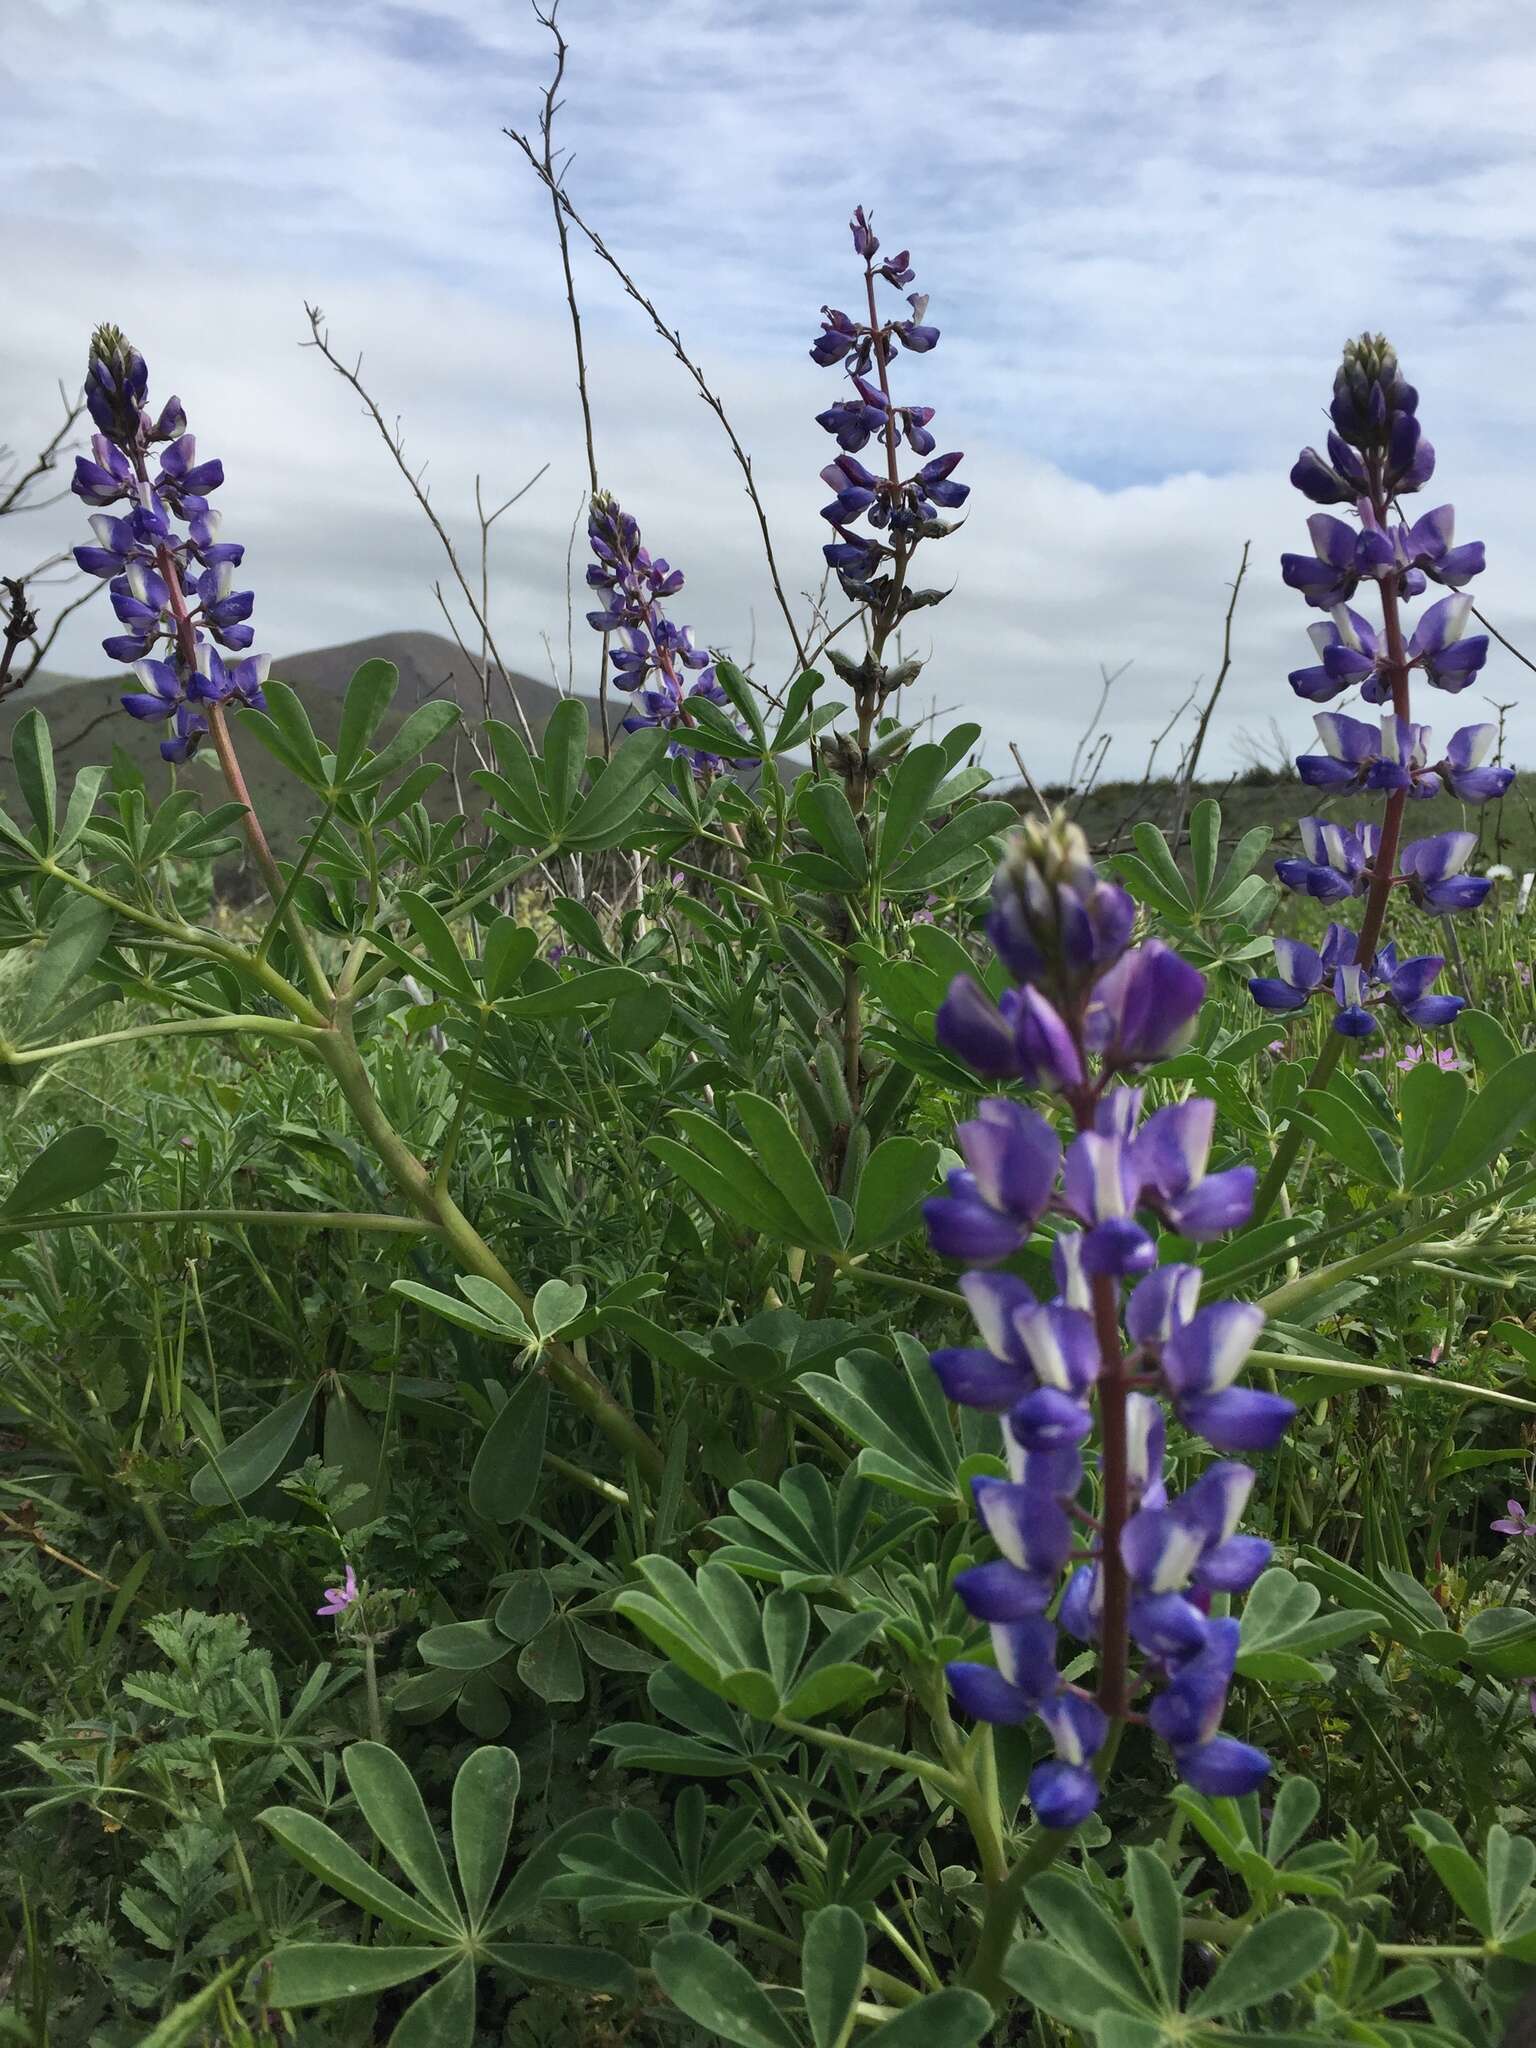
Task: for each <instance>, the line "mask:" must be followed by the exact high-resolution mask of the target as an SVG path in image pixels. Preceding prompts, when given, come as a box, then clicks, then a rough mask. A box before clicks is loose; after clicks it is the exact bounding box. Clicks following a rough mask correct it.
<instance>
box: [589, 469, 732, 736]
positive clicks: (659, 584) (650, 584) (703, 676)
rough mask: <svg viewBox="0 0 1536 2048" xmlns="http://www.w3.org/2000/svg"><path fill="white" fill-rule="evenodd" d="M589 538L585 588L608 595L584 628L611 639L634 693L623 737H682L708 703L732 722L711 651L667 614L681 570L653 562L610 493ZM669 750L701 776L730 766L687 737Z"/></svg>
mask: <svg viewBox="0 0 1536 2048" xmlns="http://www.w3.org/2000/svg"><path fill="white" fill-rule="evenodd" d="M587 538H588V540H589V542H590V543H591V547H592V553H593V555H594V557H595V559H594V560H593V561H591V562H589V563H588V564H587V585H588V588H589V589H592V590H597V591H602V592H605V593H606V601H605V603H604V604H603V607H602V609H601V610H598V611H590V612H588V613H587V624H588V625H589V626H591V627H592V628H593V629H594V630H595V631H596V632H599V633H606V634H611V635H613V636H614V639H615V642H616V644H615V645H614V646H613V647H611V648H610V650H609V655H608V659H609V663H610V665H611V667H612V669H613V679H614V681H615V682H616V683H617V684H618V686H619V688H620V689H621V690H627V691H631V692H633V705H632V709H631V710H630V711H629V712H627V713H626V715H625V717H624V720H623V726H624V730H625V731H626V732H639V731H641V730H642V729H643V728H645V727H647V726H660V727H662V729H663V730H664V731H667V732H670V733H674V734H677V735H685V734H686V733H687V732H689V731H690V730H691V729H692V728H694V727H695V726H696V725H697V724H698V715H697V714H698V707H699V705H700V704H701V703H704V702H708V703H710V704H714V705H717V706H719V707H720V709H722V710H724V711H725V712H726V713H727V714H728V715H729V716H731V718H732V722H733V723H735V722H736V721H735V718H734V714H732V713H731V712H730V699H729V698H728V697H727V695H726V693H725V690H724V688H723V687H722V685H721V683H720V680H719V678H718V676H717V675H716V674H715V670H714V666H713V664H712V663H711V661H710V658H709V654H708V652H707V650H706V649H704V648H702V647H698V646H695V644H694V639H693V630H692V628H691V627H689V626H679V625H676V624H674V622H673V621H672V620H671V619H669V618H668V617H667V615H666V613H665V612H664V611H663V610H662V605H663V603H664V602H665V600H666V599H668V598H670V597H674V596H675V595H676V594H677V592H678V591H679V590H681V589H682V587H683V573H682V571H681V570H680V569H674V568H673V567H672V565H671V563H670V562H668V561H666V560H664V559H663V558H662V557H660V556H656V557H654V558H653V557H652V555H651V554H650V551H649V550H648V549H647V548H645V547H643V546H642V545H641V541H640V528H639V526H638V524H637V523H636V521H635V520H634V519H632V518H631V517H630V515H629V514H628V513H627V512H624V511H621V510H620V508H619V506H618V504H617V503H616V502H615V500H614V499H613V498H612V497H611V496H610V495H609V494H608V493H607V492H606V491H599V492H598V493H597V494H596V495H595V496H594V498H593V500H592V504H591V508H590V511H589V514H588V518H587ZM690 677H691V680H690ZM667 751H668V752H669V753H670V754H673V755H675V756H680V757H682V758H684V759H686V760H687V761H688V762H689V763H690V765H691V766H692V768H693V770H694V772H695V773H696V774H699V775H714V774H717V773H718V772H719V771H720V770H721V769H722V768H723V767H724V766H725V758H724V756H723V755H720V754H717V753H714V752H713V751H711V750H710V749H709V748H707V747H697V746H692V745H690V744H689V742H688V740H687V739H686V738H685V737H677V738H674V739H673V740H672V742H671V743H670V745H669V747H668V749H667Z"/></svg>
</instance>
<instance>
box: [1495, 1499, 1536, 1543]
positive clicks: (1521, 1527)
mask: <svg viewBox="0 0 1536 2048" xmlns="http://www.w3.org/2000/svg"><path fill="white" fill-rule="evenodd" d="M1504 1506H1505V1513H1504V1514H1503V1515H1502V1516H1501V1517H1500V1519H1499V1520H1498V1521H1497V1522H1490V1523H1489V1525H1488V1526H1489V1528H1490V1529H1492V1530H1493V1531H1494V1533H1495V1534H1496V1535H1499V1536H1510V1537H1515V1536H1525V1537H1533V1536H1536V1518H1533V1517H1532V1516H1531V1515H1530V1513H1529V1512H1528V1510H1527V1509H1526V1508H1525V1507H1524V1506H1522V1504H1521V1503H1520V1502H1519V1501H1517V1500H1511V1501H1506V1502H1505V1503H1504Z"/></svg>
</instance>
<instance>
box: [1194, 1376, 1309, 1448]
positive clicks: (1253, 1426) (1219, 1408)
mask: <svg viewBox="0 0 1536 2048" xmlns="http://www.w3.org/2000/svg"><path fill="white" fill-rule="evenodd" d="M1175 1407H1176V1408H1177V1410H1178V1417H1179V1420H1180V1421H1181V1422H1182V1423H1183V1425H1184V1427H1185V1428H1186V1429H1189V1430H1193V1431H1194V1433H1195V1435H1196V1436H1203V1437H1204V1438H1205V1440H1206V1442H1207V1443H1208V1444H1212V1445H1214V1447H1215V1448H1216V1449H1217V1450H1218V1451H1272V1450H1273V1449H1274V1448H1275V1446H1276V1444H1278V1443H1279V1441H1280V1439H1281V1438H1282V1437H1283V1436H1284V1435H1285V1432H1286V1431H1287V1430H1288V1429H1289V1428H1290V1426H1291V1424H1292V1422H1293V1421H1294V1420H1295V1417H1296V1404H1295V1402H1294V1401H1287V1400H1286V1399H1285V1398H1284V1397H1283V1396H1282V1395H1280V1394H1266V1393H1263V1392H1261V1391H1259V1390H1257V1389H1255V1388H1251V1387H1229V1388H1227V1389H1226V1391H1225V1392H1223V1393H1218V1394H1188V1395H1185V1396H1183V1397H1182V1398H1181V1399H1179V1400H1178V1401H1176V1402H1175Z"/></svg>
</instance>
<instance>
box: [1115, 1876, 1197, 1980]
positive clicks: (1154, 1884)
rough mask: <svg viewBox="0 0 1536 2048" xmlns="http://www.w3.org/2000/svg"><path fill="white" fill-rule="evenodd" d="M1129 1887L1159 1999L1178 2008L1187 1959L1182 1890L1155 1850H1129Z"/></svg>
mask: <svg viewBox="0 0 1536 2048" xmlns="http://www.w3.org/2000/svg"><path fill="white" fill-rule="evenodd" d="M1126 1883H1127V1888H1128V1890H1129V1892H1130V1901H1131V1911H1132V1914H1133V1916H1134V1920H1135V1927H1136V1932H1137V1933H1138V1934H1139V1935H1140V1937H1141V1939H1142V1942H1143V1944H1144V1945H1145V1947H1146V1951H1147V1960H1148V1963H1149V1964H1150V1966H1151V1970H1152V1976H1153V1979H1154V1982H1155V1984H1156V1987H1157V1991H1158V1995H1159V1996H1160V1997H1161V1999H1162V2001H1163V2003H1164V2004H1165V2005H1166V2006H1170V2007H1176V2006H1177V2005H1178V2002H1179V1986H1180V1983H1181V1982H1182V1975H1183V1956H1184V1901H1183V1898H1182V1896H1181V1894H1180V1892H1179V1888H1178V1886H1177V1885H1176V1884H1175V1883H1174V1881H1173V1878H1172V1877H1171V1876H1170V1874H1169V1871H1168V1866H1167V1864H1166V1863H1164V1861H1163V1859H1162V1857H1161V1856H1159V1855H1158V1854H1157V1853H1156V1852H1155V1851H1154V1850H1152V1849H1140V1848H1136V1849H1130V1850H1127V1852H1126Z"/></svg>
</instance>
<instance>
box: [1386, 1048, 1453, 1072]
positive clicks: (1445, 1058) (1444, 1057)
mask: <svg viewBox="0 0 1536 2048" xmlns="http://www.w3.org/2000/svg"><path fill="white" fill-rule="evenodd" d="M1425 1060H1427V1061H1428V1062H1429V1064H1430V1065H1431V1066H1433V1067H1438V1068H1439V1069H1440V1071H1441V1073H1442V1074H1454V1073H1456V1072H1457V1071H1458V1070H1459V1068H1460V1067H1461V1064H1462V1062H1461V1061H1460V1060H1459V1059H1457V1057H1456V1053H1455V1050H1454V1048H1453V1047H1451V1046H1449V1045H1443V1046H1441V1048H1440V1050H1439V1051H1438V1052H1432V1051H1430V1050H1429V1048H1427V1047H1426V1046H1422V1045H1405V1046H1404V1047H1403V1056H1402V1058H1401V1059H1400V1060H1399V1061H1398V1063H1397V1064H1398V1065H1399V1067H1401V1068H1402V1069H1403V1070H1404V1071H1405V1072H1406V1071H1407V1070H1408V1069H1409V1068H1410V1067H1416V1066H1418V1065H1420V1063H1421V1062H1423V1061H1425Z"/></svg>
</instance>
